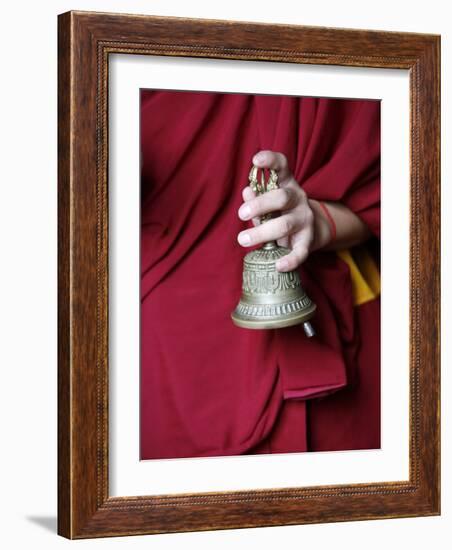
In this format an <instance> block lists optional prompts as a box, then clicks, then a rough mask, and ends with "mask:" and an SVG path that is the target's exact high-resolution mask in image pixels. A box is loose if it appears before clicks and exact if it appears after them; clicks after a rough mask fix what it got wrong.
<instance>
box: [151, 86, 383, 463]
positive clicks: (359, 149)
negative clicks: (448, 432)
mask: <svg viewBox="0 0 452 550" xmlns="http://www.w3.org/2000/svg"><path fill="white" fill-rule="evenodd" d="M140 128H141V131H140V142H141V334H140V338H141V344H140V347H141V367H140V368H141V380H140V459H141V460H146V459H162V458H163V459H165V458H183V457H209V456H229V455H242V454H260V453H291V452H306V451H308V452H309V451H314V452H315V451H338V450H341V451H344V450H356V449H378V448H380V269H379V261H380V101H378V100H369V99H362V98H359V99H335V98H323V97H293V96H284V95H253V94H236V93H214V92H187V91H168V90H150V89H142V90H141V91H140ZM247 253H248V255H247V256H246V260H245V262H244V257H245V255H246V254H247ZM231 313H232V316H231Z"/></svg>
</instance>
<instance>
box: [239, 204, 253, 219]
mask: <svg viewBox="0 0 452 550" xmlns="http://www.w3.org/2000/svg"><path fill="white" fill-rule="evenodd" d="M239 217H240V218H241V219H242V220H249V219H250V217H251V208H250V207H249V206H247V205H245V206H241V207H240V209H239Z"/></svg>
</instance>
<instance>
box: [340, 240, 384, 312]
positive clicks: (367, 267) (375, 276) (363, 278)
mask: <svg viewBox="0 0 452 550" xmlns="http://www.w3.org/2000/svg"><path fill="white" fill-rule="evenodd" d="M336 253H337V255H338V256H339V257H340V258H341V259H342V260H343V261H344V262H345V263H346V264H347V265H348V267H349V269H350V275H351V279H352V287H353V302H354V304H355V306H359V305H361V304H365V303H366V302H369V301H370V300H374V299H375V298H376V297H377V296H379V295H380V273H379V270H378V267H377V265H376V263H375V261H374V260H373V258H372V256H371V255H370V253H369V251H368V250H367V248H366V247H365V246H357V247H354V248H353V249H352V250H350V249H345V250H338V251H337V252H336Z"/></svg>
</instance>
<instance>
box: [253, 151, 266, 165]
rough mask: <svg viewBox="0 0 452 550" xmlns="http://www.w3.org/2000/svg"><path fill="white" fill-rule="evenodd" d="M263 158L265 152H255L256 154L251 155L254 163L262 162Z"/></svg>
mask: <svg viewBox="0 0 452 550" xmlns="http://www.w3.org/2000/svg"><path fill="white" fill-rule="evenodd" d="M264 160H265V154H264V153H257V154H256V155H254V157H253V162H254V164H260V163H261V162H263V161H264Z"/></svg>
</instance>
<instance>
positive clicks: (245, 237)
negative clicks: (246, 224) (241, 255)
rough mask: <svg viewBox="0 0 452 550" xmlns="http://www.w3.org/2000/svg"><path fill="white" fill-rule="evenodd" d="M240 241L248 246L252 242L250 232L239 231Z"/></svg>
mask: <svg viewBox="0 0 452 550" xmlns="http://www.w3.org/2000/svg"><path fill="white" fill-rule="evenodd" d="M238 241H239V243H240V244H242V245H243V246H248V245H249V244H250V242H251V239H250V236H249V235H248V233H239V236H238Z"/></svg>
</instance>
